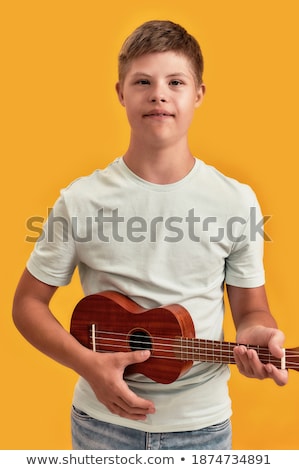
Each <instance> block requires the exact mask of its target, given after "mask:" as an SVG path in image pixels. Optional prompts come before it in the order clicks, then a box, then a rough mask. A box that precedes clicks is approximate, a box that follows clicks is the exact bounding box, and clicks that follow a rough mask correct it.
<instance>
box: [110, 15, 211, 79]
mask: <svg viewBox="0 0 299 470" xmlns="http://www.w3.org/2000/svg"><path fill="white" fill-rule="evenodd" d="M167 51H174V52H177V53H179V54H182V55H184V56H185V57H186V58H187V59H188V60H189V61H190V65H191V67H192V71H193V74H194V79H195V82H196V83H197V85H198V86H199V85H201V84H202V74H203V56H202V53H201V49H200V46H199V44H198V42H197V41H196V39H195V38H194V37H193V36H191V35H190V34H189V33H188V32H187V31H186V30H185V29H184V28H183V27H182V26H180V25H179V24H176V23H173V22H172V21H158V20H157V21H155V20H153V21H147V22H146V23H144V24H142V25H141V26H139V27H138V28H137V29H136V30H135V31H133V33H132V34H131V35H130V36H129V37H128V38H127V39H126V41H125V42H124V44H123V46H122V49H121V51H120V54H119V58H118V73H119V82H120V83H122V82H123V81H124V79H125V76H126V74H127V71H128V69H129V67H130V64H131V62H132V60H134V59H136V58H137V57H140V56H142V55H145V54H152V53H154V52H167Z"/></svg>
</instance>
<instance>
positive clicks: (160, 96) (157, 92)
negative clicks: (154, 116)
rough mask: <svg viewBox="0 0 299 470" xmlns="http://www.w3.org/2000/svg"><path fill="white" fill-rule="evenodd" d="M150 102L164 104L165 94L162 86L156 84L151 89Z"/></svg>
mask: <svg viewBox="0 0 299 470" xmlns="http://www.w3.org/2000/svg"><path fill="white" fill-rule="evenodd" d="M150 101H151V102H152V103H160V102H161V103H165V102H166V101H167V93H166V90H165V87H164V85H163V84H157V85H156V86H154V87H153V88H152V89H151V93H150Z"/></svg>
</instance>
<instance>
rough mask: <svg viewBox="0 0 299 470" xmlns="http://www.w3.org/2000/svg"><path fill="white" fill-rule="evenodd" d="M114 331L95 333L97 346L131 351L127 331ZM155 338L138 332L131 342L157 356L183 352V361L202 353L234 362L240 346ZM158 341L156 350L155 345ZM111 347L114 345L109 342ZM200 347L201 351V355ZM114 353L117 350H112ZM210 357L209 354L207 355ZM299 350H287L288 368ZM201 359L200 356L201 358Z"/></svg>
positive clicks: (266, 355)
mask: <svg viewBox="0 0 299 470" xmlns="http://www.w3.org/2000/svg"><path fill="white" fill-rule="evenodd" d="M111 334H112V333H111V331H100V330H98V331H96V336H95V338H94V339H95V345H96V346H102V344H101V343H100V342H101V341H105V342H108V343H109V342H111V345H112V346H114V345H117V347H118V349H123V350H126V351H127V350H128V334H126V333H113V335H114V336H118V337H120V338H115V337H111ZM100 335H107V336H100ZM150 338H151V340H153V341H151V340H149V339H148V336H147V335H144V336H142V335H138V339H130V340H129V344H130V346H133V347H134V345H136V346H138V348H137V347H136V349H145V350H146V349H148V350H153V351H154V357H155V358H157V359H166V358H167V359H178V357H177V356H174V357H173V356H163V355H158V354H156V353H161V354H162V353H164V354H167V353H169V352H170V351H175V352H176V353H177V354H178V355H179V354H180V353H181V358H182V359H183V360H195V359H194V358H195V356H196V357H200V355H201V359H200V360H201V361H203V360H204V358H205V359H206V361H207V362H208V361H212V362H223V363H225V362H229V363H232V362H234V354H233V349H232V348H234V347H235V346H237V345H238V344H237V343H231V342H221V341H217V340H215V341H214V340H199V339H197V338H183V337H177V338H167V337H159V336H156V337H150ZM193 340H194V341H195V342H196V343H197V346H194V344H192V345H189V344H188V343H190V342H194V341H193ZM153 342H154V349H153V348H152V345H153ZM201 343H204V345H201ZM141 344H142V348H140V345H141ZM215 345H217V348H215ZM108 346H110V345H108ZM247 347H248V348H251V349H255V350H257V352H258V356H259V359H260V360H261V361H262V362H263V361H264V362H271V363H272V364H274V365H275V364H276V365H278V366H280V365H281V359H278V358H275V357H274V356H271V354H270V352H269V351H268V349H267V348H259V347H257V346H250V345H247ZM200 350H202V351H201V354H200ZM97 352H109V351H105V350H103V349H99V350H98V349H97ZM111 352H113V351H111ZM205 356H206V357H205ZM298 357H299V353H297V352H296V351H288V350H286V360H287V365H288V367H291V366H292V365H293V366H297V365H298V363H297V362H296V361H295V362H292V361H291V360H290V359H291V358H298ZM197 360H198V359H197Z"/></svg>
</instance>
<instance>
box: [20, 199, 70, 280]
mask: <svg viewBox="0 0 299 470" xmlns="http://www.w3.org/2000/svg"><path fill="white" fill-rule="evenodd" d="M76 265H77V254H76V246H75V243H74V239H73V235H72V224H71V220H70V217H69V215H68V211H67V208H66V205H65V202H64V199H63V197H62V196H61V197H60V198H59V199H58V200H57V201H56V203H55V205H54V207H53V208H52V210H51V212H50V214H49V217H48V219H47V221H46V223H45V224H44V227H43V231H42V234H41V236H40V238H39V239H38V240H37V242H36V244H35V247H34V250H33V251H32V253H31V256H30V258H29V260H28V262H27V269H28V271H29V272H30V273H31V274H32V275H33V276H34V277H35V278H37V279H39V280H40V281H42V282H44V283H46V284H49V285H53V286H63V285H67V284H69V282H70V281H71V278H72V275H73V272H74V270H75V267H76Z"/></svg>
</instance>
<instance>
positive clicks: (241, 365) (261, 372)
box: [234, 346, 267, 379]
mask: <svg viewBox="0 0 299 470" xmlns="http://www.w3.org/2000/svg"><path fill="white" fill-rule="evenodd" d="M234 353H235V359H236V365H237V367H238V369H239V371H240V372H241V373H242V374H243V375H245V376H246V377H255V378H257V379H264V378H265V377H267V372H266V371H265V369H264V366H263V364H262V363H261V362H260V360H259V358H258V355H257V353H256V351H254V350H253V349H247V348H246V347H245V346H238V347H236V348H235V350H234Z"/></svg>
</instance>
